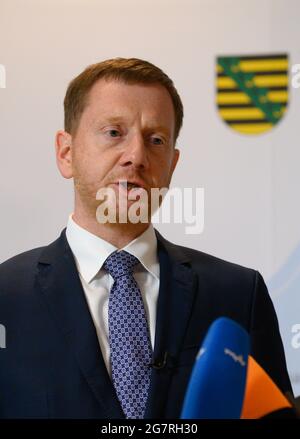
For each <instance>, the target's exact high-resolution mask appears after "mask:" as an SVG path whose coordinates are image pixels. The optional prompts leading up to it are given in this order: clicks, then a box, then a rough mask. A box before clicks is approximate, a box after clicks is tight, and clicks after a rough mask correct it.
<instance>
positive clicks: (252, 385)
mask: <svg viewBox="0 0 300 439" xmlns="http://www.w3.org/2000/svg"><path fill="white" fill-rule="evenodd" d="M297 417H298V416H297V412H296V410H294V408H293V405H292V403H291V402H290V401H289V399H288V398H287V397H286V396H285V395H284V394H283V393H282V392H281V390H280V389H279V388H278V387H277V385H276V384H275V383H274V381H273V380H272V379H271V378H270V376H269V375H268V374H267V372H265V370H264V369H263V368H262V367H261V366H260V365H259V364H258V363H257V362H256V361H255V360H254V358H253V357H251V356H249V358H248V371H247V379H246V390H245V398H244V403H243V409H242V414H241V419H258V418H266V419H267V418H290V419H291V418H292V419H297Z"/></svg>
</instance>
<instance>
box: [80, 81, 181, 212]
mask: <svg viewBox="0 0 300 439" xmlns="http://www.w3.org/2000/svg"><path fill="white" fill-rule="evenodd" d="M174 124H175V114H174V108H173V104H172V100H171V97H170V95H169V93H168V91H167V90H166V89H165V88H164V87H162V86H161V85H156V84H155V85H153V84H152V85H141V84H139V85H137V84H135V85H128V84H125V83H123V82H119V81H114V80H109V81H107V80H104V79H101V80H99V81H98V82H96V83H95V84H94V85H93V87H92V88H91V90H90V93H89V96H88V102H87V106H86V108H85V109H84V111H83V113H82V116H81V118H80V121H79V125H78V129H77V132H76V135H75V136H74V137H73V138H72V173H73V178H74V184H75V192H76V197H79V198H80V203H81V204H82V205H84V207H85V209H87V210H88V212H89V214H92V215H94V217H95V215H96V209H97V206H98V205H99V201H97V199H96V194H97V192H98V190H99V189H101V188H112V189H114V191H115V193H116V196H117V193H119V190H120V193H122V188H123V186H122V183H121V184H120V183H119V182H120V181H124V180H127V181H128V182H133V183H134V184H136V185H138V186H140V187H142V188H144V189H145V190H146V191H147V193H148V194H149V195H150V190H151V188H162V187H169V183H170V180H171V177H172V174H173V171H174V168H175V166H176V163H177V160H178V156H179V152H178V150H176V149H175V148H174ZM120 185H121V187H119V186H120ZM128 189H131V186H130V185H129V184H128ZM124 193H125V196H126V197H127V195H128V194H127V192H124V190H123V196H124Z"/></svg>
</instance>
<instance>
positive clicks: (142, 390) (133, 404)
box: [103, 250, 152, 419]
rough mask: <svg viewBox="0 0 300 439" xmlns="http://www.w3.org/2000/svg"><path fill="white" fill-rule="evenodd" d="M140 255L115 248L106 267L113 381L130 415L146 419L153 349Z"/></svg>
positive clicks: (104, 265) (126, 414)
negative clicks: (138, 275) (137, 274)
mask: <svg viewBox="0 0 300 439" xmlns="http://www.w3.org/2000/svg"><path fill="white" fill-rule="evenodd" d="M138 262H139V261H138V259H137V258H136V257H135V256H133V255H131V254H130V253H128V252H126V251H125V250H121V251H115V252H114V253H112V254H111V255H110V256H109V257H108V258H107V259H106V261H105V262H104V264H103V267H104V268H105V269H106V270H107V271H108V272H109V273H110V274H111V276H112V277H113V279H114V284H113V286H112V288H111V291H110V295H109V305H108V324H109V345H110V359H111V368H112V381H113V384H114V386H115V389H116V392H117V396H118V398H119V401H120V403H121V406H122V409H123V412H124V414H125V416H126V417H127V418H130V419H143V417H144V412H145V407H146V402H147V397H148V390H149V385H150V374H151V368H150V366H149V365H150V363H151V362H152V349H151V343H150V337H149V329H148V324H147V319H146V314H145V309H144V304H143V299H142V295H141V291H140V289H139V287H138V285H137V283H136V281H135V279H134V277H133V268H134V266H135V265H136V264H137V263H138Z"/></svg>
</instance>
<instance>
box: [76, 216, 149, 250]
mask: <svg viewBox="0 0 300 439" xmlns="http://www.w3.org/2000/svg"><path fill="white" fill-rule="evenodd" d="M72 218H73V221H75V223H76V224H78V225H79V226H80V227H82V228H83V229H85V230H87V231H88V232H90V233H92V234H93V235H96V236H99V238H102V239H104V240H105V241H107V242H109V243H110V244H112V245H114V246H115V247H117V248H123V247H125V245H127V244H129V242H131V241H133V240H134V239H135V238H137V237H138V236H140V235H141V234H142V233H143V232H144V231H145V230H146V229H147V228H148V227H149V225H150V223H137V224H132V223H126V224H122V223H113V224H111V223H105V224H100V223H98V222H97V221H96V220H95V219H91V218H88V217H86V216H83V215H80V214H79V213H78V212H76V211H75V212H74V213H73V215H72Z"/></svg>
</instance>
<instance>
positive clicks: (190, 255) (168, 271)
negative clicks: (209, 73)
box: [0, 59, 291, 418]
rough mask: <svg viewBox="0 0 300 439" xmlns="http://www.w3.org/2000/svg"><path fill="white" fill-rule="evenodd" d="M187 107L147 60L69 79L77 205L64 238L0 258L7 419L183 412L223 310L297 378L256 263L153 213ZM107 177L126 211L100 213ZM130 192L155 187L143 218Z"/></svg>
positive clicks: (281, 379) (64, 145) (266, 357)
mask: <svg viewBox="0 0 300 439" xmlns="http://www.w3.org/2000/svg"><path fill="white" fill-rule="evenodd" d="M182 117H183V109H182V104H181V100H180V97H179V95H178V93H177V91H176V89H175V87H174V85H173V83H172V81H171V80H170V79H169V78H168V77H167V76H166V75H165V74H164V73H163V72H162V71H161V70H160V69H158V68H157V67H156V66H154V65H152V64H150V63H148V62H146V61H141V60H138V59H115V60H108V61H104V62H103V63H99V64H95V65H93V66H90V67H89V68H87V69H86V70H85V71H84V72H82V73H81V74H80V75H79V76H78V77H77V78H75V79H74V80H73V81H72V82H71V84H70V85H69V88H68V90H67V94H66V98H65V130H61V131H59V132H58V133H57V137H56V158H57V164H58V167H59V170H60V172H61V174H62V175H63V177H65V178H73V179H74V190H75V207H74V212H73V214H72V215H70V217H69V222H68V225H67V228H66V229H64V230H63V231H62V233H61V235H60V237H59V238H58V239H57V240H56V241H55V242H53V243H51V244H50V245H48V246H46V247H41V248H37V249H34V250H31V251H28V252H25V253H22V254H20V255H17V256H15V257H13V258H11V259H9V260H8V261H6V262H4V263H3V264H1V266H0V322H1V324H3V325H4V326H5V328H6V347H5V348H3V349H1V350H0V417H2V418H18V417H22V418H24V417H25V418H27V417H29V418H122V417H128V418H142V417H145V418H178V417H179V416H180V412H181V408H182V403H183V398H184V395H185V391H186V387H187V383H188V380H189V377H190V373H191V370H192V367H193V364H194V360H195V357H196V355H197V352H198V350H199V346H200V345H201V342H202V340H203V337H204V336H205V333H206V331H207V329H208V327H209V325H210V324H211V323H212V322H213V321H214V320H215V319H216V318H218V317H220V316H227V317H229V318H231V319H233V320H235V321H236V322H237V323H239V324H240V325H241V326H243V327H244V328H245V329H246V330H247V331H248V332H249V334H250V336H251V354H252V356H253V357H254V358H255V359H256V360H257V361H258V362H259V363H260V365H261V366H262V367H263V368H264V369H265V370H266V371H267V373H268V374H269V375H270V376H271V377H272V378H273V380H274V381H275V382H276V383H277V384H278V386H279V387H280V388H281V390H282V391H283V392H285V391H290V390H291V388H290V382H289V378H288V374H287V370H286V363H285V358H284V351H283V346H282V342H281V338H280V334H279V329H278V323H277V318H276V315H275V311H274V308H273V305H272V302H271V300H270V297H269V295H268V292H267V289H266V286H265V284H264V282H263V279H262V277H261V276H260V274H259V273H258V272H256V271H254V270H250V269H247V268H243V267H240V266H238V265H235V264H231V263H228V262H225V261H222V260H220V259H218V258H215V257H213V256H210V255H207V254H204V253H202V252H199V251H196V250H192V249H188V248H185V247H181V246H178V245H174V244H172V243H170V242H168V241H167V240H165V239H164V238H163V237H162V236H161V235H160V234H159V233H158V232H157V231H156V230H155V229H154V228H153V226H152V225H151V222H150V219H151V213H152V212H153V210H154V209H153V206H152V204H151V197H150V193H151V189H153V188H158V189H161V188H168V187H169V183H170V180H171V177H172V174H173V171H174V169H175V166H176V164H177V161H178V158H179V151H178V150H177V149H176V148H175V143H176V139H177V136H178V134H179V131H180V127H181V124H182ZM99 189H110V191H106V192H105V194H106V196H107V197H106V198H105V199H104V198H102V203H104V202H107V203H108V204H107V205H106V206H107V208H108V210H109V209H110V208H113V214H116V216H117V220H116V221H107V222H105V221H102V220H103V217H104V216H105V215H104V211H102V216H101V214H99V212H100V211H99V205H101V203H99V199H101V196H99ZM134 194H135V195H139V197H140V198H139V199H141V198H142V195H143V194H146V195H149V197H148V198H147V199H146V201H145V202H144V204H143V203H141V204H140V209H141V210H143V209H144V211H145V212H146V221H138V222H135V221H125V222H124V221H121V220H120V214H121V212H123V213H124V201H126V205H125V206H126V207H125V213H128V212H129V210H130V208H131V207H132V206H133V205H134V200H136V199H133V198H132V197H131V196H130V195H134ZM122 206H123V207H122ZM122 209H123V210H122ZM139 213H140V212H139ZM112 218H114V215H112ZM110 219H111V218H110ZM133 296H134V299H132V297H133ZM131 299H132V300H131ZM131 302H132V303H131Z"/></svg>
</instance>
